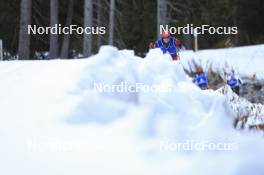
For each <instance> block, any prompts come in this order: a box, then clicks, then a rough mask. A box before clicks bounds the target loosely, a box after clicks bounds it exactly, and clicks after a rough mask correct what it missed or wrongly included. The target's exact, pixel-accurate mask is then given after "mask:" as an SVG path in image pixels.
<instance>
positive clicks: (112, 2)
mask: <svg viewBox="0 0 264 175" xmlns="http://www.w3.org/2000/svg"><path fill="white" fill-rule="evenodd" d="M114 26H115V0H110V15H109V40H108V44H109V45H113V44H114Z"/></svg>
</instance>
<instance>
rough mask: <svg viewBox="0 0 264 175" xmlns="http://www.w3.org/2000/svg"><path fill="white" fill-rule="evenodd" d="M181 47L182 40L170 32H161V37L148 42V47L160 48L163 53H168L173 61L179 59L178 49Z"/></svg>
mask: <svg viewBox="0 0 264 175" xmlns="http://www.w3.org/2000/svg"><path fill="white" fill-rule="evenodd" d="M182 47H183V45H182V42H181V41H180V40H178V39H176V38H174V37H173V36H171V34H170V32H163V33H162V35H161V38H160V39H159V40H158V41H156V42H155V44H154V43H150V44H149V48H150V49H155V48H160V49H161V50H162V52H163V53H164V54H165V53H169V54H170V55H171V57H172V59H173V60H174V61H176V60H179V59H180V58H179V56H178V51H179V49H180V48H182Z"/></svg>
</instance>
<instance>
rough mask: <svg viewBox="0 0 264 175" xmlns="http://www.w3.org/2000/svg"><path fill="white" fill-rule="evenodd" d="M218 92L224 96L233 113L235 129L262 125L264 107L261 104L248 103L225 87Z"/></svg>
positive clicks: (263, 122) (263, 121)
mask: <svg viewBox="0 0 264 175" xmlns="http://www.w3.org/2000/svg"><path fill="white" fill-rule="evenodd" d="M218 92H220V93H222V94H224V95H225V97H226V98H227V101H228V103H229V106H230V107H231V109H232V111H234V113H235V117H236V122H237V123H235V125H236V127H238V128H243V129H252V127H254V126H258V125H263V124H264V106H263V105H262V104H254V103H250V102H249V101H248V100H246V99H244V98H241V97H239V96H238V95H237V94H235V93H234V92H233V91H232V90H231V88H230V87H229V86H227V85H226V86H224V87H222V88H220V89H219V90H218ZM253 129H254V128H253ZM255 129H257V128H255Z"/></svg>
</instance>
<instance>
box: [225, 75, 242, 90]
mask: <svg viewBox="0 0 264 175" xmlns="http://www.w3.org/2000/svg"><path fill="white" fill-rule="evenodd" d="M227 84H228V85H229V86H230V87H231V89H232V90H233V92H235V93H236V94H237V95H239V90H240V86H241V84H242V81H241V80H240V79H239V78H237V77H235V76H234V75H232V76H230V77H229V78H228V80H227Z"/></svg>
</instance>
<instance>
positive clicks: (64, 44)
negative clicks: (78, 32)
mask: <svg viewBox="0 0 264 175" xmlns="http://www.w3.org/2000/svg"><path fill="white" fill-rule="evenodd" d="M73 7H74V1H73V0H69V5H68V12H67V20H66V26H70V25H71V23H72V17H73ZM69 45H70V35H64V36H63V42H62V48H61V54H60V57H61V58H68V56H69Z"/></svg>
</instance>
